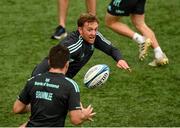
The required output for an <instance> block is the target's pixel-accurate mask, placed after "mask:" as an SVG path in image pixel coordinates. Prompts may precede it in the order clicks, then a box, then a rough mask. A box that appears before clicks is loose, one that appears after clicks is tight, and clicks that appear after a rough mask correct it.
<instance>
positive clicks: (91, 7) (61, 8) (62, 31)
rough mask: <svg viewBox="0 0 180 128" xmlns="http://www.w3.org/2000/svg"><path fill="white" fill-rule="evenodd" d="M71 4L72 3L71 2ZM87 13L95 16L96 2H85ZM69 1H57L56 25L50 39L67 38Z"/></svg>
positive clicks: (92, 0) (91, 0)
mask: <svg viewBox="0 0 180 128" xmlns="http://www.w3.org/2000/svg"><path fill="white" fill-rule="evenodd" d="M72 2H73V1H72ZM85 2H86V9H87V13H90V14H92V15H96V0H85ZM68 6H69V0H58V23H59V25H58V26H57V27H56V30H55V32H54V33H53V35H52V36H51V38H52V39H62V38H63V37H66V36H67V32H66V17H67V14H68Z"/></svg>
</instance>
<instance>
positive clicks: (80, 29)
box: [78, 27, 82, 35]
mask: <svg viewBox="0 0 180 128" xmlns="http://www.w3.org/2000/svg"><path fill="white" fill-rule="evenodd" d="M78 31H79V33H80V35H82V27H78Z"/></svg>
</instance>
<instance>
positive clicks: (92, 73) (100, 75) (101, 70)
mask: <svg viewBox="0 0 180 128" xmlns="http://www.w3.org/2000/svg"><path fill="white" fill-rule="evenodd" d="M109 70H110V69H109V67H108V66H107V65H106V64H97V65H95V66H93V67H91V68H90V69H89V70H88V71H87V72H86V74H85V76H84V85H85V86H86V87H88V88H95V87H98V86H101V85H103V84H104V83H105V82H106V81H107V79H108V77H109Z"/></svg>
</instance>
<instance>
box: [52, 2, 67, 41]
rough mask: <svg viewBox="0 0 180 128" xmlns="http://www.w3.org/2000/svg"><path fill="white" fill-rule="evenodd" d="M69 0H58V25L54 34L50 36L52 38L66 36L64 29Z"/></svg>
mask: <svg viewBox="0 0 180 128" xmlns="http://www.w3.org/2000/svg"><path fill="white" fill-rule="evenodd" d="M68 6H69V0H58V24H59V25H58V27H57V28H56V30H55V32H54V34H53V35H52V36H51V38H52V39H61V38H63V37H66V36H67V32H66V30H65V27H66V17H67V13H68Z"/></svg>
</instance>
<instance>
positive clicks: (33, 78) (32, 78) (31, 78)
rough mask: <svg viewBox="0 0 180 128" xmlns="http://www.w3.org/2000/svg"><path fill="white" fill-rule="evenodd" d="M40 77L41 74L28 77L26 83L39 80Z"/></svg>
mask: <svg viewBox="0 0 180 128" xmlns="http://www.w3.org/2000/svg"><path fill="white" fill-rule="evenodd" d="M41 76H42V74H41V73H39V74H37V75H36V76H32V77H30V78H29V79H28V80H27V81H29V82H30V81H33V80H35V79H36V78H39V77H41Z"/></svg>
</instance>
